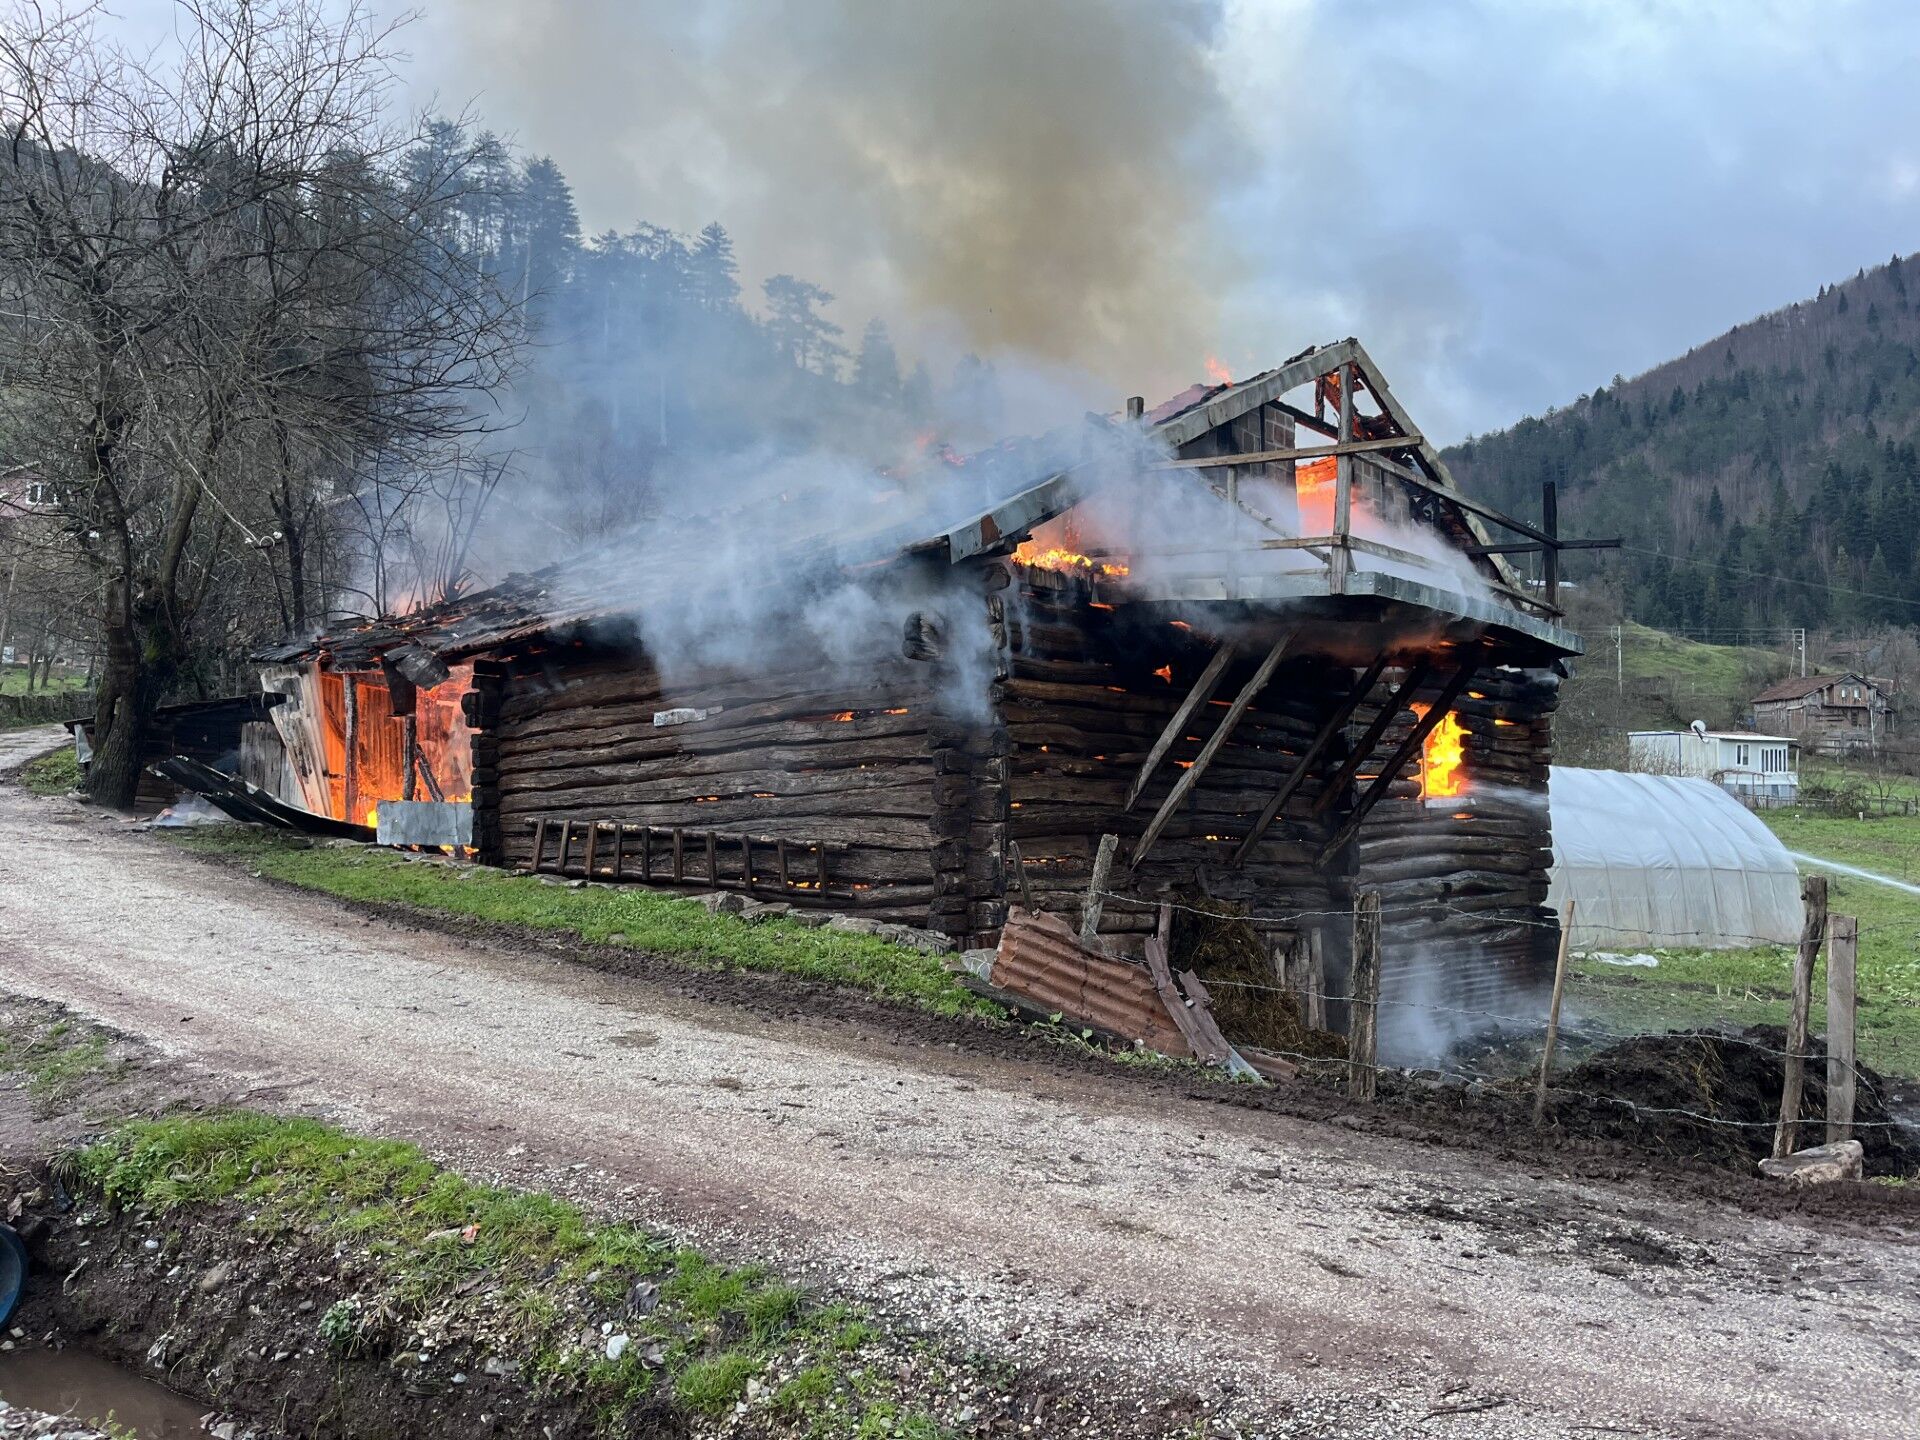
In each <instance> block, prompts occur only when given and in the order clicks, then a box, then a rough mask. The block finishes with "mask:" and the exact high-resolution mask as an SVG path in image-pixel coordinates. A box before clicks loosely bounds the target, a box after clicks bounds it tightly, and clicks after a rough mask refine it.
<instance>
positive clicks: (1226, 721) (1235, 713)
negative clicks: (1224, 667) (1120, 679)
mask: <svg viewBox="0 0 1920 1440" xmlns="http://www.w3.org/2000/svg"><path fill="white" fill-rule="evenodd" d="M1297 634H1299V628H1298V627H1297V626H1295V627H1293V628H1290V629H1288V630H1287V631H1286V632H1285V633H1284V634H1283V635H1281V637H1280V638H1279V639H1278V640H1276V641H1274V642H1273V648H1272V649H1270V650H1268V651H1267V654H1266V658H1265V659H1263V660H1262V661H1261V662H1260V664H1259V665H1258V666H1257V667H1256V668H1255V670H1254V672H1253V675H1252V677H1251V678H1250V679H1249V680H1248V681H1247V683H1246V684H1245V685H1243V686H1242V687H1241V688H1240V693H1239V694H1238V695H1236V696H1234V697H1233V703H1232V704H1231V705H1229V706H1228V707H1227V713H1226V714H1225V715H1222V716H1221V717H1220V724H1219V726H1218V728H1216V729H1215V730H1214V732H1213V734H1211V735H1209V736H1208V737H1207V743H1206V744H1205V745H1203V746H1201V747H1200V754H1199V755H1198V756H1197V757H1195V759H1194V762H1193V764H1192V765H1191V766H1190V767H1189V768H1188V769H1186V770H1183V771H1181V773H1180V778H1179V779H1178V780H1176V781H1174V782H1173V789H1172V790H1170V791H1169V792H1168V793H1167V798H1166V799H1165V800H1163V801H1161V802H1160V808H1159V810H1157V811H1156V812H1155V813H1154V817H1153V819H1152V820H1151V821H1150V822H1148V825H1147V828H1146V831H1145V833H1143V834H1142V835H1141V837H1140V840H1139V843H1138V844H1136V845H1135V846H1134V847H1133V856H1132V859H1131V861H1130V863H1131V864H1133V865H1138V864H1139V863H1140V861H1141V860H1142V859H1143V858H1144V857H1145V856H1146V853H1147V852H1148V851H1149V850H1151V849H1152V848H1153V842H1154V841H1156V840H1158V839H1159V838H1160V834H1161V832H1162V831H1164V830H1165V829H1166V828H1167V822H1168V821H1169V820H1171V819H1172V818H1173V814H1174V811H1176V810H1178V809H1179V808H1180V803H1181V802H1182V801H1183V800H1185V799H1186V798H1187V796H1188V795H1189V794H1190V793H1191V792H1192V790H1193V787H1194V786H1195V785H1198V784H1199V783H1200V779H1201V777H1202V776H1204V775H1205V774H1206V773H1207V767H1208V766H1210V765H1212V764H1213V757H1214V756H1216V755H1218V754H1219V753H1220V751H1221V749H1222V747H1224V746H1225V745H1226V743H1227V741H1228V739H1229V738H1230V737H1231V736H1232V735H1233V731H1234V727H1235V726H1237V725H1238V724H1239V723H1240V717H1241V716H1242V715H1244V714H1246V713H1247V707H1248V706H1249V705H1251V704H1253V702H1254V699H1255V697H1257V696H1258V695H1259V693H1260V692H1261V691H1262V690H1264V689H1266V688H1267V682H1268V681H1269V680H1271V679H1272V678H1273V672H1274V671H1275V670H1276V669H1277V668H1279V665H1280V661H1281V658H1282V657H1283V656H1284V655H1285V654H1286V653H1287V649H1288V647H1289V646H1291V645H1292V644H1293V638H1294V636H1295V635H1297Z"/></svg>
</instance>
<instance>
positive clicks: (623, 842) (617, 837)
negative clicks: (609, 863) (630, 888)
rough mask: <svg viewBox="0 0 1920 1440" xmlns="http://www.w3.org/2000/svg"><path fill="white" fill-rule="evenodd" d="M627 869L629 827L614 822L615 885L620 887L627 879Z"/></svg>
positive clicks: (619, 822)
mask: <svg viewBox="0 0 1920 1440" xmlns="http://www.w3.org/2000/svg"><path fill="white" fill-rule="evenodd" d="M626 868H627V826H626V822H625V821H622V820H616V821H614V822H613V883H614V884H616V885H618V884H619V883H620V882H621V881H622V880H624V879H625V878H626Z"/></svg>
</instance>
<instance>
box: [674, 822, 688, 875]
mask: <svg viewBox="0 0 1920 1440" xmlns="http://www.w3.org/2000/svg"><path fill="white" fill-rule="evenodd" d="M686 878H687V832H686V831H684V830H682V829H681V828H680V827H679V826H678V825H676V826H674V827H673V883H674V884H676V885H679V884H682V883H684V882H685V880H686Z"/></svg>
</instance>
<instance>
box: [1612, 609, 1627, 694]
mask: <svg viewBox="0 0 1920 1440" xmlns="http://www.w3.org/2000/svg"><path fill="white" fill-rule="evenodd" d="M1626 629H1627V627H1626V626H1625V625H1616V626H1614V627H1613V686H1614V689H1615V691H1617V692H1618V693H1619V694H1622V695H1624V694H1626V693H1627V661H1626Z"/></svg>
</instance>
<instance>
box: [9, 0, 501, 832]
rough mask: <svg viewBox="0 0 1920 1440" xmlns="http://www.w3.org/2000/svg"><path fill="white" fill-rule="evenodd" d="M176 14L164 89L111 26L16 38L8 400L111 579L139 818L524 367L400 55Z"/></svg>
mask: <svg viewBox="0 0 1920 1440" xmlns="http://www.w3.org/2000/svg"><path fill="white" fill-rule="evenodd" d="M179 15H180V25H179V33H180V36H181V42H180V46H179V51H178V54H177V56H175V57H174V59H173V60H172V62H171V63H170V64H166V65H162V64H161V63H160V62H158V61H156V60H154V59H152V58H150V57H144V56H134V55H131V54H129V53H128V52H126V51H125V50H123V49H121V48H120V47H118V46H117V45H115V44H113V43H111V42H110V41H109V40H108V39H107V38H106V36H105V35H104V33H103V31H102V29H101V27H100V26H99V24H98V23H97V21H98V19H99V12H98V11H97V10H96V9H94V8H92V7H87V8H80V9H73V10H56V9H52V8H49V7H46V6H42V5H39V4H33V3H26V4H22V5H19V6H17V7H16V9H15V12H14V14H13V15H12V16H11V17H10V18H9V21H8V23H7V24H6V25H5V26H4V27H0V123H3V124H4V133H0V293H3V294H4V297H5V309H6V318H5V324H4V326H3V327H0V346H4V349H3V350H0V378H4V380H5V382H6V384H7V385H9V386H10V387H14V388H16V389H17V390H21V391H25V392H28V393H30V394H31V396H32V401H33V403H32V404H31V405H30V406H29V407H28V409H29V412H30V415H29V421H28V423H29V425H30V426H31V428H32V431H33V438H34V442H35V450H36V456H35V458H36V460H37V461H39V462H41V463H43V465H44V467H45V468H46V469H47V470H48V471H49V473H52V474H55V475H57V476H58V478H59V481H60V484H61V486H62V487H63V493H64V494H65V495H66V496H68V501H67V508H68V511H69V518H70V523H69V524H68V526H67V528H66V530H65V535H66V538H67V540H68V542H69V546H70V550H71V553H72V554H73V555H75V556H76V557H78V558H79V559H81V560H83V561H84V562H85V563H86V564H87V565H88V566H90V567H91V568H92V569H93V571H94V572H95V573H96V575H97V577H98V588H99V594H100V597H101V603H100V606H99V613H98V616H97V621H98V624H99V627H100V634H101V636H102V647H103V664H102V667H101V673H100V685H99V693H98V696H97V703H96V710H95V716H96V750H95V760H94V763H93V766H92V769H91V771H90V774H89V788H90V790H91V791H92V793H93V795H94V796H95V797H96V798H97V799H100V800H102V801H104V802H107V803H111V804H118V805H125V804H128V803H130V802H131V800H132V797H133V793H134V790H135V788H136V786H137V783H138V770H139V755H140V749H141V742H142V739H143V736H144V734H145V732H146V729H147V727H148V724H149V722H150V719H151V716H152V713H153V710H154V707H155V706H156V705H158V704H159V703H160V701H161V700H162V699H163V698H164V697H165V696H166V695H167V694H168V693H170V692H172V691H174V690H176V689H177V688H179V687H180V686H181V685H182V684H183V682H184V681H185V680H186V679H187V678H188V676H189V675H190V673H191V672H192V671H193V670H194V668H195V665H196V663H200V662H203V661H205V659H206V655H207V653H208V651H211V652H212V653H214V654H215V655H223V654H230V653H231V651H232V649H233V647H234V645H235V643H236V641H239V642H241V643H244V638H245V637H244V635H243V634H241V633H239V632H243V631H244V630H245V629H246V628H247V627H246V624H245V623H244V617H245V616H246V614H247V612H248V611H249V610H253V611H255V612H256V613H261V612H263V613H264V614H266V615H267V616H269V617H271V618H272V620H273V622H274V623H275V624H276V625H280V624H284V625H287V626H292V627H300V626H303V625H304V624H305V623H306V621H307V619H308V616H309V614H310V610H311V607H312V605H313V600H314V596H315V594H316V593H317V592H316V586H315V577H314V576H313V575H312V574H311V573H310V565H311V561H312V559H313V557H314V555H315V553H316V550H325V549H326V539H325V537H324V536H323V535H322V534H320V533H319V532H322V531H324V530H325V529H326V521H327V518H328V517H329V515H330V514H332V513H334V512H335V509H336V507H333V506H330V505H329V504H328V503H327V502H328V500H330V499H331V498H333V497H334V496H337V495H346V494H351V493H353V492H354V491H355V490H356V489H357V488H358V487H361V486H364V485H366V484H369V483H371V481H370V479H369V477H370V476H372V475H374V474H375V473H376V472H378V471H380V470H383V469H384V470H387V471H389V472H393V471H403V470H404V471H431V469H432V468H433V467H434V466H435V465H436V464H437V463H440V459H441V457H442V456H444V455H445V454H446V453H448V452H449V451H451V450H455V449H457V447H454V446H452V445H451V444H450V442H451V441H453V440H454V439H455V438H456V437H459V436H462V435H471V434H472V433H474V432H475V431H478V430H484V429H485V428H486V424H487V422H486V419H485V412H484V410H483V409H482V408H480V407H479V406H478V404H477V402H479V401H480V400H482V399H483V398H484V397H485V396H486V395H488V394H489V393H490V392H491V391H492V390H493V388H494V387H496V386H497V385H499V384H500V383H502V381H503V380H504V378H505V376H506V374H507V373H508V370H509V368H510V366H511V364H512V361H513V358H514V354H515V348H516V344H517V340H518V338H519V337H518V325H517V318H516V313H515V310H514V306H513V304H512V301H511V298H510V297H509V296H507V295H506V294H504V293H503V292H502V291H501V290H500V288H499V287H496V286H495V285H494V284H492V282H491V281H490V280H489V278H488V277H487V275H486V273H485V269H484V267H483V266H481V265H479V264H477V263H476V262H475V261H474V260H473V259H471V258H470V257H469V255H468V254H467V253H466V252H465V251H464V250H463V249H462V248H461V245H460V243H459V237H458V234H457V225H458V217H457V214H456V213H455V201H456V199H457V197H458V195H459V193H460V190H461V186H462V183H463V167H464V165H465V164H466V158H465V157H462V156H459V155H451V156H447V157H445V159H444V163H442V162H440V161H438V160H434V159H429V160H427V161H426V162H424V163H422V162H421V159H420V156H421V147H419V146H418V145H416V144H415V141H416V139H417V130H415V129H410V128H407V127H402V126H397V125H395V124H393V123H391V121H390V120H389V114H390V101H391V98H392V92H393V87H394V83H395V77H394V73H393V70H392V68H391V43H392V30H391V28H390V27H387V26H384V25H382V24H380V23H377V22H375V21H374V20H373V19H372V18H371V17H370V15H369V14H368V13H367V12H365V11H363V10H361V9H359V8H357V6H350V7H349V8H348V9H347V10H346V11H345V13H344V14H342V15H340V16H339V17H338V18H330V17H329V16H328V15H327V14H325V13H323V10H322V8H321V6H320V5H319V4H318V3H317V0H268V3H250V0H185V3H183V4H182V5H181V6H180V10H179ZM209 619H213V620H215V621H217V622H218V623H216V624H214V625H212V626H211V627H209V626H208V624H207V623H206V622H207V621H208V620H209ZM200 647H204V648H200Z"/></svg>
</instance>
